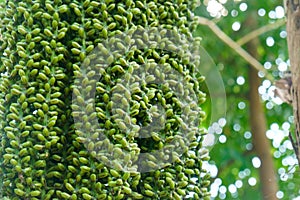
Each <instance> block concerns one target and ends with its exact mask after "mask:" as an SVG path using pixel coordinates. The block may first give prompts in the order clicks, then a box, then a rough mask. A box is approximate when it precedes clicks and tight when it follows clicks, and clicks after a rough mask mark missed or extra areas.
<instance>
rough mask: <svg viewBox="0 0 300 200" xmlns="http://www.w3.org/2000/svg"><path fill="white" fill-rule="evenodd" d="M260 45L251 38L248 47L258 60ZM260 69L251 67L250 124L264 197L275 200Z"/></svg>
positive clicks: (250, 20)
mask: <svg viewBox="0 0 300 200" xmlns="http://www.w3.org/2000/svg"><path fill="white" fill-rule="evenodd" d="M253 19H255V18H254V17H251V16H249V17H248V20H247V21H246V26H247V27H257V23H256V21H254V20H253ZM258 45H259V40H258V39H257V38H256V39H253V40H251V41H250V42H249V43H248V44H247V46H246V48H247V51H248V52H249V53H250V54H251V55H252V56H253V57H254V58H256V59H257V60H259V59H260V58H259V55H258V53H257V51H256V49H257V47H258ZM257 72H258V71H257V70H256V69H254V68H253V67H250V69H249V85H250V95H249V100H250V124H251V132H252V136H253V141H252V142H253V145H254V150H255V152H256V154H257V156H258V157H259V159H260V161H261V166H260V168H259V174H260V183H261V187H262V188H261V189H262V195H263V196H262V197H263V199H265V200H275V199H277V197H276V192H277V191H278V184H277V176H276V173H275V170H274V163H273V158H272V155H271V151H270V150H271V144H270V141H269V140H268V139H267V137H266V131H267V127H266V118H265V115H264V110H263V107H262V106H263V105H262V103H261V101H260V96H259V94H258V87H259V86H260V82H261V80H260V78H259V77H258V73H257Z"/></svg>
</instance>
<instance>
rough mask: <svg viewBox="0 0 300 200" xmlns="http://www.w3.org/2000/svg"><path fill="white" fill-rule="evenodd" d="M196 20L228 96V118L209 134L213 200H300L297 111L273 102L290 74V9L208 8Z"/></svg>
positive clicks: (223, 2)
mask: <svg viewBox="0 0 300 200" xmlns="http://www.w3.org/2000/svg"><path fill="white" fill-rule="evenodd" d="M195 13H196V15H198V16H200V17H201V20H200V22H201V24H200V25H199V27H198V29H197V31H196V33H195V35H197V36H201V37H202V38H203V40H202V46H203V47H204V49H205V50H206V51H207V52H208V54H209V55H210V56H211V57H212V59H213V60H214V61H215V63H216V66H217V68H218V70H219V71H220V73H221V75H222V78H223V81H224V85H225V89H226V96H227V98H226V100H227V105H226V106H227V112H226V116H225V117H224V118H221V119H219V120H218V121H216V122H212V123H211V124H210V127H209V128H208V132H209V133H210V134H214V136H215V137H216V143H215V145H213V146H212V147H211V153H210V156H211V161H209V162H208V163H207V168H208V169H209V170H210V172H211V174H212V185H211V193H212V197H213V199H242V200H250V199H298V198H299V199H300V188H299V183H300V177H299V170H298V166H297V160H296V157H295V155H294V152H293V148H292V145H291V142H290V141H289V138H288V133H289V131H293V129H294V125H293V116H292V115H293V113H292V107H291V106H290V105H288V104H286V103H282V101H281V100H280V99H279V98H275V97H274V89H275V87H274V81H275V80H277V79H280V78H282V77H283V75H284V73H286V72H287V71H288V70H289V67H290V63H289V57H288V52H287V42H286V37H287V33H286V26H285V11H284V7H283V2H282V1H274V0H271V1H233V0H228V1H227V0H204V1H202V4H201V5H200V6H199V7H198V8H197V10H196V11H195ZM241 48H243V49H244V50H246V53H248V54H249V55H251V56H252V57H251V56H250V58H252V60H251V59H250V60H249V59H248V60H247V58H246V59H245V56H244V55H245V54H244V53H243V52H242V51H243V49H241ZM243 56H244V57H243ZM257 61H258V62H257ZM208 93H209V91H208ZM206 104H207V111H208V112H209V107H210V102H209V101H207V103H206ZM260 108H261V109H260Z"/></svg>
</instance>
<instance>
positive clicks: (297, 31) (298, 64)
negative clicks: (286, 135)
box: [286, 0, 300, 166]
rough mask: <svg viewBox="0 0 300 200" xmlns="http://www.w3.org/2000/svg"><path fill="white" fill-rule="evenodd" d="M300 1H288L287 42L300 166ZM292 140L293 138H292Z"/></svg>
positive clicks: (297, 154)
mask: <svg viewBox="0 0 300 200" xmlns="http://www.w3.org/2000/svg"><path fill="white" fill-rule="evenodd" d="M299 4H300V3H299V1H296V0H287V2H286V9H287V11H286V12H287V26H286V29H287V34H288V37H287V42H288V52H289V58H290V63H291V73H292V89H291V96H292V106H293V110H294V123H295V133H294V140H295V141H292V143H293V146H294V150H295V153H296V156H297V159H298V164H299V166H300V148H299V146H300V143H299V141H300V135H299V132H300V6H299ZM291 139H292V138H291Z"/></svg>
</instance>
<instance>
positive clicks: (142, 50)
mask: <svg viewBox="0 0 300 200" xmlns="http://www.w3.org/2000/svg"><path fill="white" fill-rule="evenodd" d="M196 6H197V4H196V1H195V0H193V1H188V0H175V1H161V0H155V1H148V0H143V1H142V0H141V1H132V0H124V1H113V0H102V1H92V0H85V1H69V0H66V1H62V0H45V1H41V0H35V1H28V0H27V1H12V0H7V1H6V2H5V3H3V4H2V5H1V13H0V19H1V23H0V30H1V32H0V37H1V38H0V45H1V46H0V52H1V63H0V72H1V77H0V112H1V114H0V130H1V134H0V141H1V144H0V196H1V197H2V198H4V197H7V198H9V199H13V200H14V199H16V200H17V199H26V200H27V199H28V200H29V199H32V200H34V199H36V200H38V199H43V200H47V199H70V200H77V199H78V200H79V199H84V200H92V199H184V198H190V199H205V198H209V192H208V186H209V175H208V174H207V172H206V170H205V169H203V167H202V161H204V160H207V159H209V157H208V152H207V150H205V149H203V148H202V145H201V143H202V140H203V135H204V134H205V132H204V130H203V129H201V128H199V126H200V124H201V121H202V120H204V119H205V113H204V112H203V111H202V110H201V107H199V105H201V103H203V101H204V100H205V94H203V93H202V92H201V91H200V89H199V88H200V85H201V84H202V82H203V80H204V77H203V76H201V73H200V72H199V70H198V67H199V59H200V57H199V55H198V56H195V55H197V54H196V53H197V46H198V45H199V41H200V40H199V38H194V39H193V38H192V37H191V33H192V31H193V30H194V29H195V27H196V24H197V23H196V18H195V17H194V16H193V13H192V10H193V9H194V8H195V7H196ZM191 41H192V42H191ZM187 42H191V43H187ZM158 105H159V106H158ZM161 110H164V111H165V112H164V113H163V112H161ZM145 127H146V128H145ZM124 152H125V153H124ZM155 152H156V153H155Z"/></svg>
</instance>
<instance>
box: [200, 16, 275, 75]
mask: <svg viewBox="0 0 300 200" xmlns="http://www.w3.org/2000/svg"><path fill="white" fill-rule="evenodd" d="M198 22H199V24H202V25H206V26H208V27H209V28H210V29H211V30H212V31H213V32H214V33H215V35H216V36H218V37H219V38H220V39H221V40H222V41H223V42H224V43H226V44H227V45H228V46H229V47H230V48H232V49H233V50H234V51H236V52H237V53H238V54H239V55H240V56H241V57H242V58H244V59H245V60H246V61H247V62H248V63H249V64H250V65H251V66H252V67H254V68H255V69H257V70H258V71H262V72H263V73H264V74H265V76H266V78H267V79H269V80H270V81H274V78H273V76H272V75H271V74H269V73H268V71H267V70H266V69H265V68H264V66H263V65H262V64H261V63H260V62H258V61H257V60H256V59H255V58H254V57H253V56H251V55H250V54H249V53H248V52H247V51H245V50H244V49H243V48H242V47H241V46H240V45H239V44H238V43H236V42H235V41H234V40H232V39H231V38H230V37H229V36H228V35H227V34H226V33H224V32H223V31H222V30H221V29H220V28H219V27H218V26H217V25H216V24H215V23H214V22H213V21H211V20H208V19H206V18H204V17H198Z"/></svg>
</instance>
